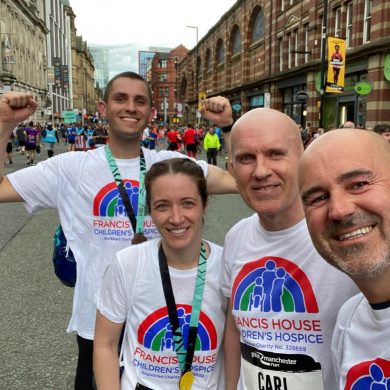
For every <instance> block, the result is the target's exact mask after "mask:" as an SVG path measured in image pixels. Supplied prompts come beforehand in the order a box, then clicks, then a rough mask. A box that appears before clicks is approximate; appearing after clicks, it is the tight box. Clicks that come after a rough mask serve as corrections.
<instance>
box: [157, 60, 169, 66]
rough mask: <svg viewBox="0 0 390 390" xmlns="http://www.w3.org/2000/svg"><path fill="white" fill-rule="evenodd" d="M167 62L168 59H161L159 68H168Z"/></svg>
mask: <svg viewBox="0 0 390 390" xmlns="http://www.w3.org/2000/svg"><path fill="white" fill-rule="evenodd" d="M167 64H168V62H167V60H160V61H158V67H159V68H166V67H167Z"/></svg>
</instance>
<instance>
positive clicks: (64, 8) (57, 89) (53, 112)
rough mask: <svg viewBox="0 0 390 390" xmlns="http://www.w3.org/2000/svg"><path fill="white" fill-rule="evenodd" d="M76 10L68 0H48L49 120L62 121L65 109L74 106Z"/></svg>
mask: <svg viewBox="0 0 390 390" xmlns="http://www.w3.org/2000/svg"><path fill="white" fill-rule="evenodd" d="M71 18H74V13H73V10H72V8H71V7H70V4H69V1H68V0H45V22H46V27H47V29H48V31H49V34H48V35H47V66H48V79H47V83H48V89H49V100H48V104H47V105H46V107H45V114H46V115H47V119H48V120H50V118H51V120H52V121H54V122H58V121H60V118H61V115H62V112H63V111H66V110H69V109H72V108H73V99H72V57H71V38H70V36H71V32H70V19H71Z"/></svg>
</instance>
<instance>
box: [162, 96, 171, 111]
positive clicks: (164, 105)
mask: <svg viewBox="0 0 390 390" xmlns="http://www.w3.org/2000/svg"><path fill="white" fill-rule="evenodd" d="M164 100H165V101H162V102H161V103H160V109H161V111H164V110H165V108H166V109H167V110H169V103H168V100H167V99H164Z"/></svg>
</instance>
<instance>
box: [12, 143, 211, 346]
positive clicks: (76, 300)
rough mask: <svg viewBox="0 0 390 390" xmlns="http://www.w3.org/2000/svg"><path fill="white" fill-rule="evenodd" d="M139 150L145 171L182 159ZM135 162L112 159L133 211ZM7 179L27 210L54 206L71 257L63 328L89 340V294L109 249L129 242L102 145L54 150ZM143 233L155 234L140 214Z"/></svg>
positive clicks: (172, 154)
mask: <svg viewBox="0 0 390 390" xmlns="http://www.w3.org/2000/svg"><path fill="white" fill-rule="evenodd" d="M143 152H144V156H145V163H146V167H147V169H149V168H150V166H151V165H152V164H154V163H155V162H157V161H161V160H166V159H168V158H172V157H185V156H183V155H182V154H181V153H175V152H168V151H160V152H156V151H155V150H149V149H143ZM139 161H140V159H139V158H134V159H128V160H120V159H116V163H117V165H118V168H119V171H120V173H121V176H122V179H123V180H124V182H125V187H126V188H127V190H128V193H129V198H130V202H131V205H132V207H133V209H134V213H135V214H137V207H138V206H137V205H138V189H139V171H140V168H139V165H140V163H139ZM198 164H199V165H200V166H201V167H202V169H203V171H204V173H205V176H207V172H208V170H207V163H206V162H204V161H199V162H198ZM7 177H8V179H9V180H10V182H11V184H12V185H13V187H14V188H15V190H16V191H17V192H18V193H19V194H20V196H21V197H22V198H23V199H24V201H25V202H26V208H27V210H28V211H30V212H38V211H40V210H42V209H45V208H56V209H58V214H59V217H60V220H61V225H62V228H63V230H64V233H65V236H66V238H67V239H68V243H69V245H70V248H71V249H72V251H73V254H74V256H75V259H76V261H77V283H76V287H75V291H74V297H73V313H72V318H71V320H70V323H69V326H68V332H72V331H76V332H77V333H78V334H79V335H80V336H81V337H84V338H86V339H90V340H93V334H94V329H95V317H96V306H95V304H94V301H93V299H94V295H95V293H96V291H97V290H98V288H99V286H100V283H101V280H102V277H103V274H104V271H105V269H106V268H107V266H108V265H109V264H110V262H111V261H112V259H113V258H114V256H115V253H116V252H117V251H118V250H120V249H123V248H125V247H127V246H129V245H131V241H132V238H133V230H132V227H131V223H130V221H129V218H128V217H127V214H126V210H125V208H124V205H123V201H122V199H121V197H120V195H119V190H118V188H117V186H116V184H115V181H114V178H113V175H112V172H111V170H110V168H109V166H108V163H107V160H106V156H105V151H104V148H100V149H96V150H91V151H88V152H71V153H64V154H60V155H58V156H55V157H53V158H50V159H47V160H45V161H43V162H42V163H39V164H38V165H36V166H34V167H30V168H27V169H23V170H19V171H17V172H14V173H12V174H10V175H8V176H7ZM53 234H54V232H53ZM144 234H145V236H146V237H147V238H148V239H150V238H154V237H157V236H158V232H157V228H156V227H155V225H154V224H153V222H152V220H151V218H150V216H146V217H145V221H144ZM46 239H47V238H46Z"/></svg>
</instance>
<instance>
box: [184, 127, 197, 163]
mask: <svg viewBox="0 0 390 390" xmlns="http://www.w3.org/2000/svg"><path fill="white" fill-rule="evenodd" d="M197 138H198V134H197V133H196V130H195V129H194V128H193V127H192V125H190V124H188V126H187V129H186V130H185V131H184V134H183V141H184V144H185V146H186V149H187V156H188V157H193V158H196V143H197Z"/></svg>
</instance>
